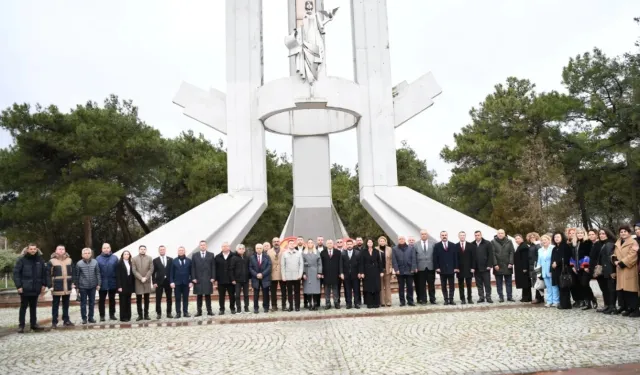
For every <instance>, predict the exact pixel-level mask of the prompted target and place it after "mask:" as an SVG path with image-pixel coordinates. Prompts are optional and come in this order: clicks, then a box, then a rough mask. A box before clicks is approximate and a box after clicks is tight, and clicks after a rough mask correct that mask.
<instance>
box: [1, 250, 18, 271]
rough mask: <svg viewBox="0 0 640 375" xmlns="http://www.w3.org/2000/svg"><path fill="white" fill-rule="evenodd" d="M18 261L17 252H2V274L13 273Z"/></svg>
mask: <svg viewBox="0 0 640 375" xmlns="http://www.w3.org/2000/svg"><path fill="white" fill-rule="evenodd" d="M17 260H18V253H17V252H15V251H13V250H11V249H8V250H0V273H11V272H13V266H15V264H16V261H17Z"/></svg>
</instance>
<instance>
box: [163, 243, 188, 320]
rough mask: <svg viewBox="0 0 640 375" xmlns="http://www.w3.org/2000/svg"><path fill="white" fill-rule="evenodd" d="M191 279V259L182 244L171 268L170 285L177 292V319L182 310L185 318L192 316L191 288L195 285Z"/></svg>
mask: <svg viewBox="0 0 640 375" xmlns="http://www.w3.org/2000/svg"><path fill="white" fill-rule="evenodd" d="M191 280H192V277H191V259H189V258H187V257H186V255H185V249H184V246H180V247H179V248H178V257H177V258H175V259H173V260H172V261H171V268H169V283H170V284H169V285H170V286H171V288H172V289H173V290H175V293H176V316H175V317H176V319H180V312H181V311H182V313H183V314H182V315H183V316H184V317H185V318H189V317H190V316H191V315H189V288H191V286H192V285H193V284H191ZM181 305H182V306H181ZM180 307H182V309H180Z"/></svg>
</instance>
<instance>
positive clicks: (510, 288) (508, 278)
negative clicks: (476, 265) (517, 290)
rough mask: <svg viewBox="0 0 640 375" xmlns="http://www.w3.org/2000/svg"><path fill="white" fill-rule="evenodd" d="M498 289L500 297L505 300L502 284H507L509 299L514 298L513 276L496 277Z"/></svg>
mask: <svg viewBox="0 0 640 375" xmlns="http://www.w3.org/2000/svg"><path fill="white" fill-rule="evenodd" d="M494 276H495V277H496V289H498V297H500V298H504V294H503V293H504V290H503V288H502V284H505V286H506V289H507V298H512V297H513V281H512V280H513V275H496V274H494Z"/></svg>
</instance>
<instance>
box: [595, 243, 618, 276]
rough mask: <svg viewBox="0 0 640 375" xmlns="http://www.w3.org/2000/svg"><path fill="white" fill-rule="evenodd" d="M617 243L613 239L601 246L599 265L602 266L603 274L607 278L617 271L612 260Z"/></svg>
mask: <svg viewBox="0 0 640 375" xmlns="http://www.w3.org/2000/svg"><path fill="white" fill-rule="evenodd" d="M614 247H615V244H614V243H613V242H611V241H607V242H605V243H603V244H602V246H600V255H599V257H598V265H600V266H602V276H603V277H604V278H605V279H610V278H611V274H613V273H615V272H616V268H615V266H614V265H613V263H612V262H611V256H612V255H613V250H614Z"/></svg>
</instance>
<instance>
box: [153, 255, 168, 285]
mask: <svg viewBox="0 0 640 375" xmlns="http://www.w3.org/2000/svg"><path fill="white" fill-rule="evenodd" d="M165 258H166V262H167V266H166V267H165V266H163V265H162V261H161V260H160V257H157V258H155V259H154V260H153V273H152V274H151V283H152V284H158V286H159V287H161V286H164V285H169V272H171V261H172V258H171V257H168V256H165Z"/></svg>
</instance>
